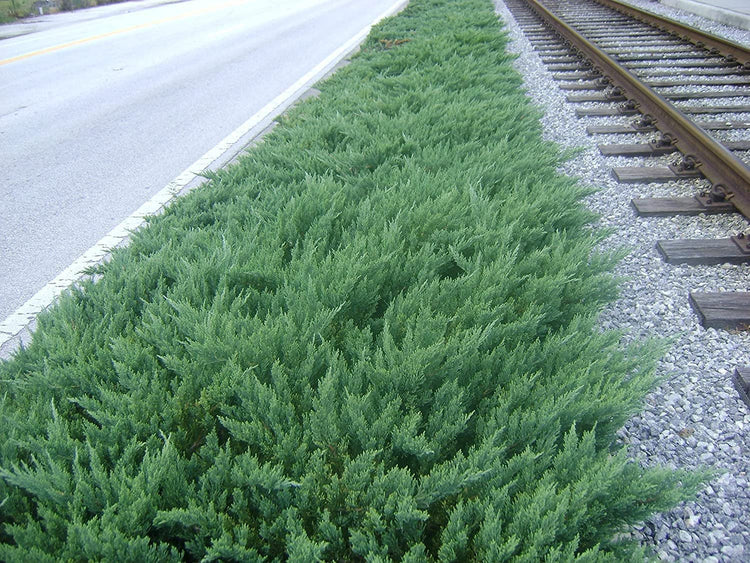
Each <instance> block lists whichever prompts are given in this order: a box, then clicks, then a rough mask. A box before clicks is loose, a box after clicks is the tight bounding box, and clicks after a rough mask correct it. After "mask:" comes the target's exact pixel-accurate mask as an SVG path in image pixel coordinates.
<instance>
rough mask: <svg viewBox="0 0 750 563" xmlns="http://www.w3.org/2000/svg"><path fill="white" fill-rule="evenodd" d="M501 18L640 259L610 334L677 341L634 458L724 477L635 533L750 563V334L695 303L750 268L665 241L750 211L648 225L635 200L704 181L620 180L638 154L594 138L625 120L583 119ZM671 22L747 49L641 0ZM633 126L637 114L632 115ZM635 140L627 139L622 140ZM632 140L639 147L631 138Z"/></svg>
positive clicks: (606, 219)
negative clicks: (710, 321) (740, 378)
mask: <svg viewBox="0 0 750 563" xmlns="http://www.w3.org/2000/svg"><path fill="white" fill-rule="evenodd" d="M495 3H496V6H497V12H498V14H499V16H500V17H501V19H502V20H503V21H505V22H506V25H507V30H508V33H509V35H510V38H511V44H510V49H511V50H512V51H513V52H515V53H517V54H518V60H517V61H516V65H515V66H516V69H517V70H518V71H519V72H520V73H521V74H522V75H523V77H524V80H525V87H526V88H527V90H528V95H529V96H530V97H531V98H532V99H533V100H534V102H535V103H536V104H537V105H539V106H540V107H542V108H543V109H544V110H545V117H544V118H543V126H544V130H545V135H546V137H547V138H548V139H550V140H553V141H555V142H557V143H558V144H560V145H561V146H563V147H566V148H581V147H583V151H582V152H581V153H580V154H579V155H578V156H577V157H575V158H573V159H572V160H570V161H569V162H567V163H566V164H565V165H564V166H563V171H564V172H565V173H566V174H570V175H572V176H576V177H579V178H581V179H582V180H583V181H584V182H585V183H587V184H590V185H592V186H594V187H596V188H597V189H598V190H599V191H598V192H597V193H595V194H594V195H592V196H590V197H589V198H588V199H587V200H586V203H587V205H589V207H590V208H591V209H593V210H594V211H596V212H597V213H598V214H599V215H600V216H601V220H600V225H601V227H603V228H608V229H614V230H615V231H616V234H615V235H614V236H612V237H610V238H609V239H608V240H607V241H605V242H604V243H603V246H604V247H605V248H607V249H614V248H618V247H622V246H625V247H627V248H628V249H629V254H628V255H627V257H626V258H625V259H624V260H623V261H622V262H621V263H620V265H619V267H618V270H617V273H618V274H619V275H620V276H621V277H622V278H623V280H624V283H623V285H622V290H621V297H620V299H619V300H618V301H617V302H615V303H614V304H613V305H612V306H610V307H608V308H607V310H606V311H605V312H604V313H603V314H602V316H601V326H602V328H603V329H622V330H625V331H627V334H626V336H625V338H626V339H642V338H649V337H653V338H657V339H668V340H669V341H670V342H673V345H672V346H671V348H670V349H669V352H668V353H667V354H666V355H665V356H664V357H663V358H662V360H661V362H660V365H659V376H660V377H661V378H663V383H662V384H661V385H660V386H659V387H658V388H657V389H655V390H654V391H653V392H652V393H651V394H650V395H649V397H648V398H647V404H646V408H645V410H644V411H643V412H642V413H641V414H640V415H638V416H636V417H634V418H632V419H631V420H630V422H629V423H628V424H627V425H626V426H625V428H623V429H622V431H621V432H620V437H621V439H622V441H623V442H624V443H626V444H628V446H629V451H630V453H631V455H632V457H633V458H635V459H638V460H639V461H640V462H642V463H644V464H646V465H656V464H666V465H668V466H672V467H680V468H696V467H712V468H715V469H717V470H718V471H720V472H721V473H720V474H719V476H718V477H717V478H715V479H714V480H713V481H711V482H710V484H709V486H707V487H706V488H705V489H704V490H703V491H702V492H701V493H700V494H699V495H698V498H697V500H696V501H694V502H688V503H684V504H683V505H681V506H679V507H677V508H675V509H674V510H672V511H670V512H668V513H664V514H661V515H658V516H656V517H652V518H651V519H649V520H648V521H646V522H643V524H642V525H641V526H638V527H636V528H635V529H634V530H633V531H632V534H633V535H634V536H635V537H637V538H639V539H640V541H641V542H642V543H644V544H649V545H653V546H654V547H655V550H656V554H657V556H658V557H659V558H660V559H661V560H665V561H744V560H747V559H748V558H750V487H749V483H748V468H749V466H750V410H749V409H748V407H747V406H746V405H745V404H744V403H742V402H741V400H740V398H739V395H738V393H737V391H736V390H735V389H734V386H733V384H732V373H733V372H734V369H735V367H739V366H744V365H746V364H747V363H748V362H750V355H749V354H748V351H749V350H750V334H748V333H733V332H728V331H719V330H714V329H708V330H707V329H704V328H702V327H701V326H700V324H699V322H698V318H697V316H696V315H695V313H694V312H693V311H692V309H691V307H690V305H689V303H688V292H689V291H744V290H746V289H747V287H748V280H750V267H749V266H747V265H740V266H736V265H723V266H710V267H708V266H700V267H690V266H673V265H669V264H666V263H664V262H663V261H662V259H661V257H660V256H659V253H658V252H657V250H656V247H655V244H656V241H657V240H658V239H673V238H711V237H717V238H719V237H726V236H730V235H732V234H736V233H737V232H739V231H741V230H746V229H747V221H746V220H745V219H744V218H742V217H741V216H740V215H736V216H732V217H727V216H701V217H674V218H649V219H641V218H637V217H636V216H635V215H634V212H633V211H632V209H631V207H630V200H631V199H632V198H636V197H659V196H661V197H668V196H669V195H686V194H694V193H695V192H696V190H697V189H700V187H701V186H702V185H703V184H705V181H703V180H685V181H680V182H673V183H670V184H666V185H665V184H652V185H648V186H643V185H626V184H619V183H617V182H616V181H615V180H614V179H613V177H612V175H611V173H610V168H611V167H612V166H617V165H621V164H623V163H624V162H625V161H627V164H626V165H630V166H632V165H635V163H636V161H637V159H618V158H613V157H603V156H601V155H600V153H599V151H598V149H597V148H596V145H597V144H599V143H607V142H615V141H613V139H614V138H615V137H616V136H614V135H612V136H605V135H601V136H590V135H588V134H587V133H586V126H587V125H591V124H594V123H597V122H599V123H604V122H609V123H611V122H612V121H613V120H593V119H587V118H584V119H578V118H576V116H575V113H574V112H575V108H576V107H579V106H578V105H574V104H569V103H567V101H566V99H565V92H563V91H562V90H560V89H559V88H558V86H557V83H556V82H555V81H554V80H553V79H552V78H551V73H550V72H548V71H547V70H546V68H545V65H544V64H542V62H541V61H540V59H539V57H538V56H537V55H536V53H535V52H534V51H533V50H532V48H531V45H530V43H529V42H528V40H527V39H526V38H525V37H524V36H523V34H522V32H521V30H520V28H519V27H518V25H517V24H516V22H515V20H514V19H513V16H512V15H511V14H510V12H509V11H508V10H507V8H506V6H505V5H504V3H503V2H502V1H500V0H497V1H496V2H495ZM629 3H630V4H633V5H635V6H637V7H644V8H646V9H649V10H651V11H653V12H657V13H660V14H663V15H666V16H667V17H672V18H674V19H680V20H682V21H685V22H686V23H688V24H690V25H694V26H696V27H701V28H702V29H706V30H707V31H710V32H712V33H715V34H717V35H721V36H723V37H726V38H728V39H731V40H733V41H736V42H740V43H745V44H747V43H750V32H747V31H744V30H737V29H733V28H728V27H727V26H724V25H722V24H718V23H716V22H712V21H710V20H706V19H704V18H700V17H698V16H695V15H693V14H687V13H686V12H678V11H676V10H672V9H669V8H666V7H665V6H662V5H660V4H657V3H655V2H650V1H640V0H638V1H631V2H629ZM622 121H624V122H628V121H629V119H624V120H622ZM633 138H635V137H632V136H631V137H628V136H625V135H623V136H619V139H621V140H620V141H619V142H628V140H629V139H633ZM626 139H627V140H626Z"/></svg>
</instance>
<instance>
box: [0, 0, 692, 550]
mask: <svg viewBox="0 0 750 563" xmlns="http://www.w3.org/2000/svg"><path fill="white" fill-rule="evenodd" d="M505 45H506V39H505V37H504V35H503V33H502V31H501V27H500V23H499V22H498V21H497V18H496V16H495V14H494V13H493V10H492V6H491V3H490V2H488V1H486V0H457V1H453V2H450V1H447V0H412V2H411V4H410V5H409V7H408V8H407V9H406V10H405V11H404V12H403V13H401V14H400V15H398V16H396V17H394V18H391V19H389V20H387V21H385V22H383V23H382V24H380V25H379V26H377V27H376V28H375V29H374V30H373V32H372V33H371V35H370V37H369V38H368V40H367V42H366V43H365V44H364V46H363V48H362V50H361V52H360V54H359V55H358V56H357V57H356V58H355V60H354V62H353V63H352V64H351V65H349V66H348V67H346V68H344V69H343V70H340V71H339V72H337V73H336V74H335V75H334V76H333V77H332V78H331V79H329V80H328V81H326V82H325V83H324V84H322V85H321V86H320V88H321V90H322V95H321V96H320V97H319V98H318V99H315V100H310V101H307V102H305V103H304V104H302V105H300V106H299V107H298V108H296V109H295V110H294V111H292V112H291V113H290V114H289V115H288V116H287V117H286V118H285V119H284V120H283V123H282V125H281V126H280V127H278V128H277V129H276V130H275V131H274V132H273V133H272V134H271V135H270V136H269V137H267V139H266V141H265V142H264V143H263V144H261V145H260V146H258V147H257V148H255V149H253V151H252V152H251V153H249V154H248V155H247V156H246V157H245V158H244V159H243V160H242V161H241V163H240V164H239V165H236V166H233V167H231V168H230V169H228V170H226V171H223V172H220V173H218V174H216V175H215V176H214V177H213V178H212V179H211V181H210V182H209V183H208V185H207V186H206V187H204V188H202V189H200V190H196V191H195V192H193V193H191V194H190V195H188V196H186V197H184V198H182V199H180V200H178V201H177V202H176V203H175V204H174V205H172V206H171V207H170V208H169V209H168V210H167V211H166V213H164V214H163V215H162V216H159V217H157V218H154V219H152V220H151V221H150V225H149V227H148V228H146V229H143V230H141V231H140V232H138V233H137V234H135V235H134V237H133V240H132V243H131V244H130V246H129V247H128V248H126V249H120V250H117V251H115V252H114V254H113V256H112V258H111V260H110V261H109V262H108V263H107V264H106V265H104V266H102V267H100V268H98V270H97V271H96V276H95V277H96V281H94V280H93V279H92V280H90V281H87V282H85V283H83V284H82V285H81V287H80V288H78V289H75V290H74V291H72V293H71V294H70V295H68V296H67V297H65V298H63V299H62V300H61V301H60V302H59V304H58V305H57V306H56V307H55V308H54V309H53V310H52V311H50V312H49V313H46V314H44V315H42V316H41V317H40V319H39V327H38V329H37V332H36V334H35V336H34V339H33V342H32V343H31V344H30V346H29V347H28V348H27V349H25V350H22V351H20V352H19V353H18V354H17V355H16V356H15V357H14V358H13V359H12V361H9V362H7V363H4V364H2V366H0V386H1V389H0V391H1V392H0V417H1V419H2V420H1V423H2V429H3V436H4V439H3V440H2V444H1V445H0V520H1V521H2V529H1V531H0V559H2V560H5V561H30V560H33V561H53V560H73V561H79V560H80V561H83V560H107V561H115V560H116V561H126V560H131V561H180V560H182V561H199V560H203V561H219V560H220V561H252V560H292V561H313V560H330V561H357V560H367V561H391V560H393V561H396V560H405V561H425V560H440V561H467V560H481V561H502V560H518V561H540V560H549V561H558V560H572V559H575V558H580V559H582V560H613V559H625V558H633V557H636V558H637V557H642V556H643V555H644V554H643V553H642V552H641V551H640V549H639V548H638V546H636V545H632V544H629V543H627V542H625V541H622V540H617V538H618V537H620V536H618V533H619V532H620V531H622V530H623V529H624V527H626V526H627V525H628V524H629V523H634V522H636V521H639V520H641V519H643V518H644V517H646V516H647V515H648V514H650V513H652V512H653V511H655V510H662V509H666V508H668V507H670V506H672V505H673V504H674V503H675V502H677V501H678V500H680V499H683V498H686V497H687V496H689V495H691V494H692V493H693V492H694V490H695V488H696V487H697V484H698V482H699V481H700V479H701V477H702V476H701V475H699V474H688V473H684V472H678V471H672V470H667V469H661V468H655V469H654V468H651V469H644V468H642V467H640V466H639V465H638V464H637V463H634V462H631V461H629V460H628V458H627V455H626V453H625V451H624V450H623V449H622V448H620V447H618V446H617V445H616V435H615V432H616V430H617V429H618V428H619V427H620V426H621V425H622V424H623V422H624V421H625V420H626V419H627V418H628V417H629V416H630V415H631V414H633V413H634V412H637V410H638V409H639V405H640V403H641V402H642V400H643V398H644V396H645V394H646V393H647V391H648V389H649V388H650V387H651V386H652V385H653V376H652V366H653V360H654V356H655V354H654V350H653V347H652V346H628V347H623V345H622V344H620V335H618V334H613V333H601V332H600V331H598V330H597V329H596V328H595V319H596V315H597V312H598V311H599V310H600V309H601V306H602V305H603V304H604V303H607V302H608V301H610V300H611V299H613V297H614V296H615V293H616V284H615V280H614V279H613V277H612V275H611V273H610V272H611V268H612V266H613V264H614V262H615V257H613V256H609V255H602V254H598V253H596V252H594V247H595V244H596V243H597V241H598V240H600V238H601V236H603V235H602V234H601V233H597V232H596V231H595V230H594V229H592V228H591V224H592V221H593V220H594V217H593V216H592V215H591V214H590V213H589V212H587V211H586V210H585V209H584V207H583V206H582V204H581V199H582V198H583V197H584V196H585V194H586V193H587V192H586V189H584V188H582V187H581V186H579V185H578V184H577V183H576V182H575V181H574V180H571V179H568V178H564V177H561V176H559V175H558V174H557V173H556V172H555V168H556V166H557V165H558V163H559V161H560V154H559V153H558V151H557V150H556V149H555V147H553V146H551V145H550V144H548V143H546V142H544V141H542V139H541V132H540V125H539V123H538V115H537V112H536V111H535V110H534V109H533V108H532V107H530V105H529V103H528V102H527V100H526V99H525V97H524V95H523V93H522V91H521V88H520V85H521V82H520V78H519V76H518V75H517V74H516V73H515V71H514V70H513V69H512V67H511V57H510V56H509V55H508V54H506V52H505V50H504V48H505Z"/></svg>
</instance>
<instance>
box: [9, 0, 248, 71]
mask: <svg viewBox="0 0 750 563" xmlns="http://www.w3.org/2000/svg"><path fill="white" fill-rule="evenodd" d="M250 1H251V0H231V1H229V2H224V3H222V4H217V5H214V6H211V7H210V8H204V9H202V10H193V11H192V12H185V13H184V14H180V15H177V16H171V17H168V18H163V19H160V20H155V21H152V22H147V23H141V24H138V25H133V26H131V27H126V28H123V29H118V30H115V31H109V32H107V33H101V34H99V35H93V36H91V37H84V38H83V39H76V40H75V41H70V42H68V43H62V44H60V45H54V46H52V47H47V48H46V49H39V50H38V51H32V52H30V53H26V54H23V55H18V56H16V57H11V58H9V59H4V60H1V61H0V66H3V65H7V64H10V63H15V62H18V61H23V60H25V59H30V58H32V57H38V56H39V55H46V54H47V53H54V52H55V51H61V50H62V49H67V48H68V47H75V46H76V45H83V44H84V43H90V42H92V41H98V40H99V39H104V38H106V37H112V36H114V35H121V34H123V33H129V32H131V31H136V30H138V29H144V28H147V27H153V26H155V25H161V24H164V23H170V22H174V21H179V20H184V19H186V18H189V17H192V16H199V15H203V14H208V13H210V12H216V11H218V10H223V9H224V8H231V7H233V6H239V5H240V4H247V3H248V2H250Z"/></svg>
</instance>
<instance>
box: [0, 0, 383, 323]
mask: <svg viewBox="0 0 750 563" xmlns="http://www.w3.org/2000/svg"><path fill="white" fill-rule="evenodd" d="M138 4H139V3H132V4H131V6H132V11H129V12H123V11H122V8H120V11H119V12H117V13H113V12H107V11H106V10H104V11H102V12H101V14H100V15H97V14H96V12H92V11H90V10H89V11H87V13H86V15H85V16H84V15H81V16H78V18H77V19H76V17H75V16H74V17H71V16H69V15H66V16H62V15H61V16H59V18H60V19H59V20H54V18H53V19H51V20H50V19H49V18H48V19H47V20H45V21H53V23H54V22H55V21H57V24H54V25H47V26H46V27H44V26H43V27H41V28H40V30H39V31H36V32H34V33H29V34H27V35H23V36H20V37H14V38H11V39H5V40H2V41H0V167H1V168H0V169H1V170H2V176H1V177H0V179H1V180H2V181H0V321H1V320H2V319H4V318H5V317H6V316H8V315H9V314H11V313H12V312H13V311H14V310H15V309H17V308H18V307H20V306H21V305H22V304H23V303H24V302H25V301H26V300H28V299H29V298H30V297H31V296H33V295H34V294H35V293H36V292H37V291H38V290H39V289H40V288H41V287H43V286H44V285H45V284H46V283H47V282H48V281H49V280H51V279H52V278H53V277H55V276H56V275H57V274H58V273H59V272H60V271H61V270H63V269H64V268H65V267H66V266H67V265H68V264H70V263H71V262H73V261H74V260H75V259H76V258H77V257H78V256H80V255H81V254H82V253H83V252H84V251H86V250H87V249H88V248H89V247H91V246H92V245H93V244H95V243H96V242H97V241H98V240H99V239H100V238H102V237H103V236H104V235H105V234H107V232H109V231H110V229H112V228H113V227H115V226H116V225H118V224H119V223H120V222H121V221H122V220H123V219H125V218H126V217H128V216H129V215H130V214H131V213H133V212H134V211H135V210H136V209H138V207H140V205H141V204H142V203H144V202H145V201H147V200H148V199H149V198H151V196H152V195H154V194H155V193H156V192H158V191H159V190H160V189H161V188H163V187H164V186H165V185H166V184H168V183H169V182H170V181H171V180H172V179H173V178H175V176H177V175H178V174H180V172H182V171H183V170H185V169H186V168H187V167H188V166H190V165H191V164H192V163H193V162H195V161H196V160H197V159H198V158H200V157H201V156H202V155H203V154H204V153H206V152H207V151H208V150H209V149H211V148H212V147H214V146H215V145H216V144H217V143H219V142H220V141H221V140H222V139H224V137H225V136H227V135H228V134H229V133H230V132H232V131H233V130H235V129H236V128H237V127H238V126H240V125H241V124H242V123H243V122H245V121H246V120H247V119H248V118H249V117H250V116H251V115H253V114H255V113H256V112H258V110H260V109H261V108H263V107H264V106H265V105H266V104H267V103H268V102H269V101H271V100H272V99H273V98H275V97H276V96H278V95H279V94H280V93H282V92H283V91H284V90H286V89H287V88H288V87H289V86H290V85H292V84H293V83H294V82H295V81H297V80H298V79H299V78H300V77H302V76H303V75H305V74H306V73H307V72H308V71H309V70H310V69H311V68H313V67H314V66H315V65H317V64H318V63H320V62H321V61H322V60H323V59H325V58H326V57H327V56H328V55H329V54H330V53H332V52H333V51H335V50H336V49H337V48H338V47H339V46H340V45H342V44H343V43H344V42H345V41H347V40H348V39H349V38H351V37H352V36H354V35H355V34H356V33H357V32H359V31H360V30H361V29H362V28H363V27H365V26H367V25H368V24H370V23H371V22H372V21H373V20H374V19H375V18H376V17H377V16H378V15H380V14H381V13H382V12H383V11H384V10H385V9H387V8H388V7H389V6H390V5H391V4H393V0H188V1H183V2H165V3H158V2H154V1H153V0H151V1H150V2H147V3H145V5H144V6H143V9H137V8H138V7H139V6H138ZM146 8H148V9H146Z"/></svg>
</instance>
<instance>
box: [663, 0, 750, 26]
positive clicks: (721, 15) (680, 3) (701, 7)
mask: <svg viewBox="0 0 750 563" xmlns="http://www.w3.org/2000/svg"><path fill="white" fill-rule="evenodd" d="M659 1H660V2H661V3H662V4H664V5H665V6H670V7H671V8H677V9H678V10H685V11H686V12H692V13H694V14H697V15H699V16H703V17H704V18H708V19H711V20H714V21H717V22H720V23H723V24H726V25H731V26H732V27H739V28H740V29H748V30H750V13H743V12H738V11H735V10H732V9H730V8H724V7H721V6H714V5H712V4H706V3H703V2H699V1H695V0H659ZM738 5H739V3H738Z"/></svg>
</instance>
